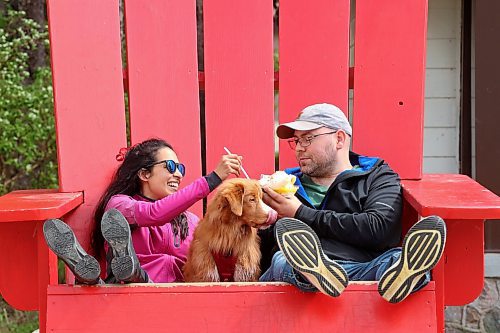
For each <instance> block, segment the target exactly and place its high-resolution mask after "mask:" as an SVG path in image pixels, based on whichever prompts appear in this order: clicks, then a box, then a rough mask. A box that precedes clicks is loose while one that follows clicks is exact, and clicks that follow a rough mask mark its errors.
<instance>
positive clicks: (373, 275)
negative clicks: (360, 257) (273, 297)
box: [259, 247, 431, 292]
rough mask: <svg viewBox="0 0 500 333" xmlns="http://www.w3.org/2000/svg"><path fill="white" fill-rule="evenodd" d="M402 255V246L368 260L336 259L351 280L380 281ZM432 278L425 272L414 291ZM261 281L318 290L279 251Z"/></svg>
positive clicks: (304, 289)
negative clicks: (278, 282) (279, 282)
mask: <svg viewBox="0 0 500 333" xmlns="http://www.w3.org/2000/svg"><path fill="white" fill-rule="evenodd" d="M400 256H401V248H399V247H398V248H393V249H390V250H388V251H386V252H384V253H382V254H381V255H380V256H378V257H377V258H375V259H373V260H372V261H368V262H356V261H347V260H335V262H337V263H338V264H340V266H342V268H344V269H345V271H346V273H347V275H348V276H349V281H379V280H380V277H381V276H382V274H384V272H385V271H386V270H387V269H388V268H389V267H391V266H392V265H393V264H394V263H395V262H396V261H397V260H398V259H399V257H400ZM430 280H431V274H430V272H427V273H425V274H424V276H423V277H422V278H421V279H420V281H419V282H418V283H417V284H416V285H415V288H413V291H412V292H415V291H417V290H419V289H422V288H423V287H425V285H427V283H429V281H430ZM259 281H261V282H265V281H281V282H288V283H290V284H293V285H294V286H297V287H298V288H299V289H300V290H302V291H306V292H314V291H317V290H318V289H316V287H315V286H313V285H312V284H311V283H310V282H309V281H308V280H307V279H306V278H305V277H304V276H302V274H300V273H299V272H297V271H296V270H294V269H293V268H292V266H290V264H289V263H288V262H287V261H286V258H285V256H284V255H283V252H281V251H278V252H276V253H275V254H274V256H273V260H272V261H271V266H270V267H269V269H268V270H267V271H265V272H264V274H262V276H261V277H260V279H259Z"/></svg>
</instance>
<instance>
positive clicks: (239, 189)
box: [183, 178, 267, 282]
mask: <svg viewBox="0 0 500 333" xmlns="http://www.w3.org/2000/svg"><path fill="white" fill-rule="evenodd" d="M261 200H262V189H261V188H260V186H259V183H258V182H257V181H255V180H250V179H241V178H235V179H231V180H227V181H225V182H224V183H223V184H222V185H221V186H220V188H219V190H218V191H217V194H216V195H215V197H214V198H213V200H212V201H211V202H210V203H209V205H208V207H207V213H206V214H205V217H204V218H203V219H202V220H201V221H200V223H199V224H198V226H197V227H196V230H195V232H194V235H193V241H192V243H191V246H190V248H189V254H188V258H187V261H186V264H185V265H184V269H183V271H184V280H185V281H186V282H216V281H239V282H244V281H257V279H258V277H259V275H260V267H259V262H260V256H261V254H260V249H259V237H258V236H257V229H256V228H258V227H259V226H262V225H264V223H265V222H266V221H267V212H266V211H265V210H264V208H263V207H262V201H261ZM217 257H219V258H221V257H222V258H223V259H222V261H224V260H225V261H226V262H228V261H232V262H233V264H234V263H235V266H234V265H233V268H234V275H233V276H232V277H230V278H228V277H227V276H226V275H227V274H223V272H220V266H221V264H220V259H217ZM216 260H217V262H218V263H219V270H218V267H217V265H216ZM219 273H221V274H219ZM221 275H222V276H221Z"/></svg>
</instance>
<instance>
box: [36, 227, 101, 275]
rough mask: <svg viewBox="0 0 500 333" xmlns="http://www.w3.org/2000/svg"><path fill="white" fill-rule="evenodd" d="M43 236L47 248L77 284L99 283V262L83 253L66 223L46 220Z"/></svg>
mask: <svg viewBox="0 0 500 333" xmlns="http://www.w3.org/2000/svg"><path fill="white" fill-rule="evenodd" d="M43 236H44V237H45V241H46V242H47V245H48V246H49V248H50V249H51V250H52V251H53V252H54V253H55V254H56V255H57V256H58V257H59V258H61V260H62V261H64V263H65V264H66V266H68V268H69V269H70V270H71V272H73V274H74V275H75V279H76V281H77V283H81V284H88V285H90V284H97V283H100V278H99V275H100V274H101V267H100V266H99V262H98V261H97V260H96V259H95V258H94V257H92V256H90V255H89V254H87V252H85V250H84V249H83V248H82V246H81V245H80V243H78V240H77V239H76V237H75V234H74V233H73V231H72V230H71V228H70V227H69V226H68V225H67V224H66V223H64V222H63V221H61V220H58V219H49V220H46V221H45V223H44V224H43Z"/></svg>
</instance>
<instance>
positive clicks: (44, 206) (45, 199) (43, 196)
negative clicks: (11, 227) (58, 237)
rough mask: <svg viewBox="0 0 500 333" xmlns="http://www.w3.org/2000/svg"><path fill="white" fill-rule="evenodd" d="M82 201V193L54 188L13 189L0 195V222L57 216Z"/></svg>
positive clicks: (39, 219)
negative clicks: (60, 190) (63, 191)
mask: <svg viewBox="0 0 500 333" xmlns="http://www.w3.org/2000/svg"><path fill="white" fill-rule="evenodd" d="M82 203H83V193H81V192H70V193H61V192H57V191H56V190H25V191H14V192H10V193H8V194H6V195H4V196H1V197H0V222H21V221H34V220H37V221H43V220H45V219H48V218H57V217H61V216H63V215H65V214H66V213H68V212H70V211H72V210H73V209H75V208H76V207H78V206H79V205H81V204H82Z"/></svg>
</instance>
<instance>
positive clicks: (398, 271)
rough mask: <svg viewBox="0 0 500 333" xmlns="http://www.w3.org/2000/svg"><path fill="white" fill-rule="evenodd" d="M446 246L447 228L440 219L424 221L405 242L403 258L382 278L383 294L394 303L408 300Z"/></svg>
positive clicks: (434, 217)
mask: <svg viewBox="0 0 500 333" xmlns="http://www.w3.org/2000/svg"><path fill="white" fill-rule="evenodd" d="M445 243H446V226H445V223H444V221H443V219H441V218H440V217H439V216H429V217H426V218H423V219H421V220H420V221H418V222H417V223H415V224H414V225H413V227H411V228H410V230H409V231H408V233H407V234H406V236H405V238H404V240H403V246H402V249H401V257H400V258H399V260H398V261H397V262H396V263H394V265H392V266H391V267H390V268H389V269H387V271H385V272H384V274H383V275H382V276H381V277H380V281H379V283H378V292H379V294H380V295H381V296H382V297H383V298H384V299H386V300H387V301H389V302H391V303H398V302H401V301H402V300H404V299H405V298H406V297H407V296H408V295H409V294H410V293H411V292H412V291H413V288H414V287H415V285H416V284H417V282H418V281H419V280H420V279H421V278H422V276H423V275H424V274H425V273H427V272H428V271H430V270H431V269H432V268H434V266H436V264H437V263H438V262H439V259H441V256H442V254H443V250H444V245H445Z"/></svg>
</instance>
